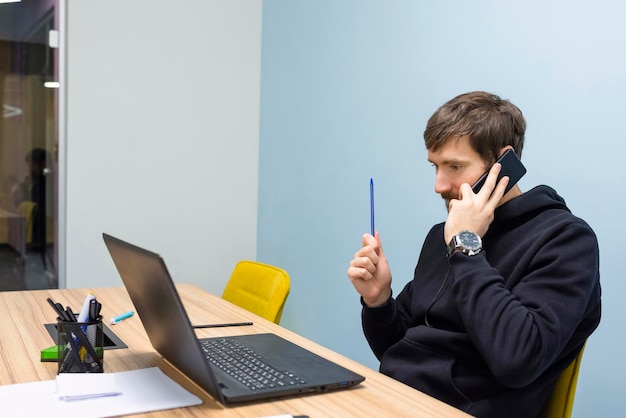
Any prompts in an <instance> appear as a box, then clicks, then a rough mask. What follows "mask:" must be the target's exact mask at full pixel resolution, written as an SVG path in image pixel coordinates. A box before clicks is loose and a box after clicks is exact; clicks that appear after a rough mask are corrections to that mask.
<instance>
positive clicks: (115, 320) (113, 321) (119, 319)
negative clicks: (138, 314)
mask: <svg viewBox="0 0 626 418" xmlns="http://www.w3.org/2000/svg"><path fill="white" fill-rule="evenodd" d="M133 314H134V312H133V311H128V312H126V313H123V314H121V315H118V316H114V317H113V318H111V320H110V321H109V322H110V323H111V325H115V324H117V323H120V322H122V321H123V320H125V319H126V318H130V317H131V316H133Z"/></svg>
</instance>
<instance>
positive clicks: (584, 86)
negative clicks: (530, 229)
mask: <svg viewBox="0 0 626 418" xmlns="http://www.w3.org/2000/svg"><path fill="white" fill-rule="evenodd" d="M625 15H626V4H624V3H622V2H620V1H596V2H593V5H591V4H590V2H582V1H564V0H556V1H553V2H540V1H538V0H532V1H526V2H515V3H514V4H513V2H511V5H509V4H504V2H493V1H485V0H482V1H473V2H464V1H446V2H420V1H409V0H404V1H401V0H394V1H382V0H380V1H374V0H341V1H336V0H335V1H333V0H324V1H321V0H301V1H291V0H264V2H263V48H262V79H261V126H260V166H259V219H258V222H259V230H258V254H257V258H258V259H259V260H260V261H265V262H270V263H275V264H278V265H280V266H282V267H284V268H285V269H286V270H287V271H289V273H290V274H291V276H292V291H291V294H290V296H289V300H288V304H287V306H286V308H285V313H284V315H283V322H282V323H283V325H285V326H286V327H288V328H291V329H293V330H296V331H297V332H300V333H302V334H304V335H305V336H307V337H309V338H311V339H313V340H315V341H317V342H319V343H321V344H323V345H326V346H329V347H331V348H333V349H334V350H336V351H338V352H340V353H342V354H344V355H346V356H348V357H351V358H353V359H355V360H357V361H360V362H362V363H364V364H367V365H369V366H371V367H372V368H377V366H378V365H377V362H376V360H375V358H374V357H373V356H372V354H371V353H370V350H369V347H368V346H367V343H366V342H365V340H364V338H363V336H362V333H361V328H360V305H359V301H358V295H357V294H356V292H355V291H354V290H353V288H352V285H351V284H350V283H349V281H348V279H347V277H346V270H347V268H348V263H349V261H350V259H351V258H352V256H353V254H354V252H355V251H356V250H357V249H358V248H359V246H360V237H361V235H362V233H364V232H367V231H368V230H369V200H368V198H369V196H368V190H369V179H370V177H373V178H374V179H375V182H376V215H377V218H376V227H377V229H378V230H379V231H380V233H381V238H382V240H383V243H384V246H385V251H386V254H387V256H388V258H389V260H390V263H391V267H392V272H393V275H394V291H396V292H398V291H399V290H400V289H401V288H402V287H403V286H404V284H405V283H406V282H407V281H408V280H410V279H411V277H412V272H413V268H414V265H415V262H416V261H417V256H418V253H419V250H420V247H421V244H422V241H423V238H424V236H425V234H426V232H427V231H428V229H430V227H431V226H432V225H433V224H434V223H436V222H440V221H443V220H445V216H446V213H445V210H444V206H443V203H442V201H441V198H440V197H439V196H438V195H436V194H434V191H433V187H434V172H433V169H432V168H431V167H430V165H429V164H428V163H427V161H426V150H425V149H424V145H423V140H422V132H423V129H424V126H425V124H426V120H427V119H428V117H429V116H430V115H431V114H432V112H433V111H434V110H435V109H436V108H437V107H438V106H439V105H440V104H442V103H443V102H445V101H446V100H448V99H450V98H452V97H453V96H456V95H457V94H459V93H462V92H466V91H470V90H487V91H491V92H494V93H497V94H499V95H501V96H502V97H504V98H507V99H510V100H511V101H513V102H514V103H515V104H517V105H518V106H519V107H520V108H521V109H522V111H523V112H524V114H525V116H526V118H527V121H528V130H527V139H526V147H525V150H524V155H523V160H524V162H525V164H526V166H527V168H528V174H527V175H526V177H525V178H524V179H523V180H522V181H521V182H520V186H521V187H522V189H523V190H527V189H529V188H531V187H533V186H535V185H537V184H549V185H551V186H553V187H555V188H556V189H557V190H558V191H559V192H560V193H561V194H562V195H563V196H564V197H565V199H566V201H567V203H568V204H569V206H570V208H571V209H572V210H573V212H574V213H575V214H577V215H578V216H580V217H582V218H584V219H585V220H587V221H588V222H589V223H590V225H591V226H592V227H593V228H594V229H595V231H596V233H597V235H598V238H599V240H600V250H601V263H602V265H601V274H602V282H603V289H604V295H603V304H604V310H603V315H604V316H603V320H602V323H601V325H600V327H599V328H598V330H597V331H596V333H595V334H594V335H593V337H592V338H591V339H590V341H589V343H588V345H587V350H586V353H585V358H584V360H583V363H582V367H581V376H580V380H579V384H578V392H577V399H576V405H575V409H574V416H575V417H588V416H594V417H611V416H615V412H614V411H621V409H622V405H621V403H619V401H620V396H621V395H622V394H623V393H626V382H625V381H624V379H623V378H622V375H624V374H626V366H625V363H624V362H623V361H622V359H623V357H624V355H623V353H625V352H626V338H625V333H624V332H623V330H624V326H623V323H622V317H623V316H624V314H626V309H625V308H624V307H623V301H622V299H623V297H624V294H625V293H626V292H625V290H626V284H625V283H626V281H625V280H624V279H623V277H622V274H621V272H622V271H623V267H622V263H621V262H620V261H621V260H620V258H622V257H623V252H624V250H623V249H624V244H623V237H624V236H626V227H625V226H624V225H625V224H626V222H624V221H623V220H622V217H623V216H624V212H625V209H626V197H625V193H624V192H623V180H624V178H625V177H626V176H625V175H624V169H623V167H624V165H625V164H624V156H625V155H626V141H624V139H625V138H624V137H625V133H624V128H623V121H624V120H625V119H626V118H625V117H624V113H625V112H626V105H624V97H626V94H625V93H626V55H625V52H624V46H623V45H624V44H626V29H623V24H622V19H623V16H625Z"/></svg>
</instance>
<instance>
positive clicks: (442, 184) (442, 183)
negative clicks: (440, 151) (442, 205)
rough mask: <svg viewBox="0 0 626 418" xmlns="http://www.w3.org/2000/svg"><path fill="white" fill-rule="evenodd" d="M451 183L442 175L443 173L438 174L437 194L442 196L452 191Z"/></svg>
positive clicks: (436, 180)
mask: <svg viewBox="0 0 626 418" xmlns="http://www.w3.org/2000/svg"><path fill="white" fill-rule="evenodd" d="M450 187H451V186H450V181H449V180H448V179H447V178H446V176H444V175H443V174H441V172H439V173H437V175H436V176H435V193H437V194H442V193H446V192H449V191H450Z"/></svg>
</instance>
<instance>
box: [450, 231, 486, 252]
mask: <svg viewBox="0 0 626 418" xmlns="http://www.w3.org/2000/svg"><path fill="white" fill-rule="evenodd" d="M482 249H483V242H482V240H481V239H480V237H479V236H478V235H477V234H475V233H474V232H472V231H461V232H459V233H458V234H456V235H455V236H453V237H452V239H451V240H450V243H449V244H448V248H447V250H446V255H447V256H448V257H450V256H451V255H452V254H453V253H454V252H455V251H457V250H458V251H461V252H463V253H465V254H467V255H476V254H478V253H479V252H480V251H481V250H482Z"/></svg>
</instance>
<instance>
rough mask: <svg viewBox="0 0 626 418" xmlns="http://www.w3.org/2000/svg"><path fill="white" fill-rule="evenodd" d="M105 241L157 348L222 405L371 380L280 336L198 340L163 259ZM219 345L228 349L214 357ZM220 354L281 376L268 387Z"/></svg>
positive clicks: (108, 238)
mask: <svg viewBox="0 0 626 418" xmlns="http://www.w3.org/2000/svg"><path fill="white" fill-rule="evenodd" d="M103 238H104V242H105V244H106V246H107V248H108V250H109V252H110V253H111V257H112V258H113V262H114V263H115V266H116V267H117V270H118V271H119V273H120V276H121V278H122V280H123V281H124V285H125V287H126V290H127V291H128V294H129V295H130V298H131V299H132V301H133V303H134V305H135V308H136V311H137V313H138V314H139V317H140V318H141V322H142V323H143V325H144V328H145V329H146V333H147V334H148V337H149V338H150V342H151V343H152V346H153V347H154V348H155V349H156V350H157V351H158V352H159V353H160V354H161V355H162V356H163V357H164V358H165V359H166V360H167V361H169V362H170V363H171V364H172V365H173V366H174V367H176V368H177V369H178V370H180V371H181V372H182V373H184V374H185V375H186V376H187V377H189V378H190V379H191V380H193V381H194V382H196V383H197V384H198V385H199V386H200V387H201V388H202V389H204V390H206V391H207V392H209V393H210V394H211V396H213V398H215V399H216V400H219V401H220V402H222V403H230V402H233V403H234V402H244V401H252V400H260V399H268V398H274V397H280V396H287V395H298V394H303V393H310V392H325V391H327V390H330V389H342V388H348V387H350V386H354V385H357V384H359V383H360V382H362V381H363V380H365V378H364V377H363V376H360V375H358V374H356V373H353V372H351V371H350V370H348V369H346V368H344V367H342V366H339V365H337V364H335V363H332V362H331V361H329V360H326V359H324V358H322V357H320V356H318V355H316V354H314V353H312V352H310V351H308V350H306V349H304V348H302V347H300V346H297V345H295V344H293V343H291V342H289V341H287V340H285V339H283V338H281V337H279V336H277V335H274V334H253V335H240V336H236V337H228V338H222V337H218V338H204V339H201V340H198V338H197V337H196V334H195V331H194V329H193V327H192V325H191V323H190V321H189V317H188V316H187V312H186V311H185V308H184V306H183V304H182V301H181V300H180V296H179V295H178V292H177V290H176V287H175V285H174V282H173V281H172V278H171V277H170V275H169V272H168V271H167V267H166V266H165V262H164V261H163V259H162V258H161V257H160V256H159V255H158V254H155V253H153V252H150V251H147V250H145V249H143V248H140V247H137V246H135V245H132V244H130V243H127V242H124V241H122V240H120V239H118V238H115V237H112V236H110V235H107V234H103ZM207 308H209V309H210V306H208V307H207ZM218 345H219V346H221V345H224V346H225V347H222V348H218V349H217V351H213V352H209V350H210V348H212V347H215V346H218ZM220 350H221V351H222V352H225V353H226V354H228V355H229V356H232V355H234V354H237V353H238V352H241V354H242V355H243V356H247V359H248V360H253V361H255V362H258V363H260V367H267V373H268V374H271V375H273V373H274V371H278V373H279V375H278V376H276V375H273V377H270V378H268V379H267V380H266V381H265V382H263V381H258V380H256V379H254V378H253V377H251V376H247V375H244V374H245V373H246V372H245V371H242V370H240V369H237V370H232V369H235V361H233V360H232V359H230V360H229V359H226V360H224V359H220V358H218V356H219V354H220V353H219V351H220ZM229 371H233V372H234V373H232V374H230V373H229ZM234 376H239V378H236V377H234Z"/></svg>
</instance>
